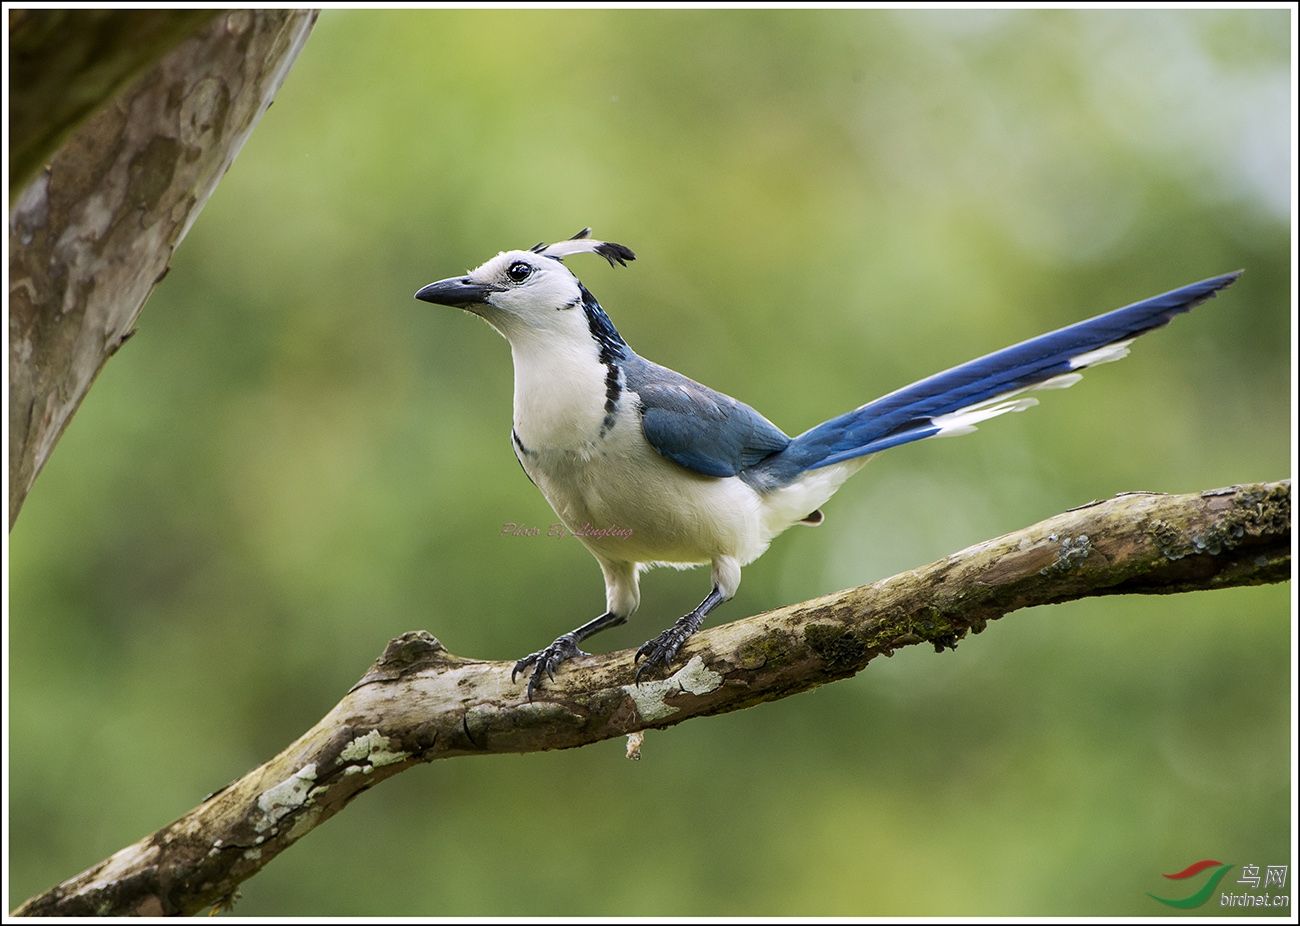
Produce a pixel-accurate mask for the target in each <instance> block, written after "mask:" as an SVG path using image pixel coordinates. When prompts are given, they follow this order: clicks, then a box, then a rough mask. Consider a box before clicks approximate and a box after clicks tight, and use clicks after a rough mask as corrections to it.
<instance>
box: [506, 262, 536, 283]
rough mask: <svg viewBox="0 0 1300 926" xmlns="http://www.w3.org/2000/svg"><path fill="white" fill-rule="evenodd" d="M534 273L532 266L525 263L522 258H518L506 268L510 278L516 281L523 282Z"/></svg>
mask: <svg viewBox="0 0 1300 926" xmlns="http://www.w3.org/2000/svg"><path fill="white" fill-rule="evenodd" d="M532 273H533V268H532V266H531V265H529V264H526V263H524V262H523V261H522V260H517V261H515V262H514V263H513V264H511V265H510V266H509V267H507V268H506V276H508V277H510V279H511V280H512V281H514V282H515V283H522V282H523V281H524V280H526V279H528V278H529V277H530V276H531V275H532Z"/></svg>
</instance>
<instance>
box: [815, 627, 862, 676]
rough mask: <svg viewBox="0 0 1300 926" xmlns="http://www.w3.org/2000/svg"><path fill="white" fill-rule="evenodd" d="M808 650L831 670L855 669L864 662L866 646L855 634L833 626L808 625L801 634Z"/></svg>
mask: <svg viewBox="0 0 1300 926" xmlns="http://www.w3.org/2000/svg"><path fill="white" fill-rule="evenodd" d="M803 638H804V641H805V642H806V643H807V644H808V646H809V648H810V649H811V650H812V651H813V652H814V653H816V654H817V655H818V656H819V657H820V658H821V660H822V662H824V663H826V667H827V668H828V669H831V670H835V669H848V668H856V667H857V666H859V665H861V664H862V663H863V662H865V661H866V656H867V646H866V644H865V643H863V642H862V641H861V640H859V639H858V636H857V634H855V633H853V631H851V630H845V629H844V628H843V627H837V626H836V625H834V624H810V625H809V626H808V628H807V629H806V630H804V634H803Z"/></svg>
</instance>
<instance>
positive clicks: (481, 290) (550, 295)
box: [415, 228, 636, 342]
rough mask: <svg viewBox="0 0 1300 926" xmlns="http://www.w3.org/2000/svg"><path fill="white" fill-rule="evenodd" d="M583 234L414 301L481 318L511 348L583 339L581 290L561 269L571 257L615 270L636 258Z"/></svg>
mask: <svg viewBox="0 0 1300 926" xmlns="http://www.w3.org/2000/svg"><path fill="white" fill-rule="evenodd" d="M590 234H591V229H589V228H584V229H583V230H582V231H580V232H578V234H576V235H574V236H573V237H572V238H570V239H569V240H567V241H558V242H556V243H555V244H552V245H542V244H538V245H536V246H534V247H533V248H531V249H529V250H527V251H502V252H501V253H500V254H498V255H497V256H496V257H493V258H492V259H491V260H489V261H487V262H486V263H484V264H482V265H481V266H479V267H477V268H475V269H474V270H471V271H470V272H469V273H467V274H465V275H464V276H460V277H451V278H450V279H446V280H439V281H438V282H437V283H430V284H429V285H428V286H425V287H424V288H422V289H421V290H420V291H419V292H417V293H416V294H415V298H416V299H420V300H422V301H424V302H432V303H435V304H437V305H447V306H453V307H455V308H459V309H465V310H467V311H470V312H473V313H474V314H476V315H481V316H482V317H483V318H484V319H486V320H487V321H488V322H489V323H490V324H491V325H492V326H493V327H494V328H496V329H497V330H498V331H500V332H501V333H502V334H503V335H505V336H506V337H507V338H509V339H510V340H511V341H512V342H513V341H514V340H515V338H516V337H517V336H520V335H524V334H525V333H526V332H550V331H558V332H564V331H567V330H568V329H569V328H573V329H574V331H575V333H578V332H580V333H583V335H584V336H585V333H586V332H587V329H588V323H587V321H586V320H585V318H584V316H583V310H582V302H583V289H582V284H581V283H579V282H578V278H577V277H576V276H574V275H573V273H572V271H570V270H569V268H568V267H566V266H564V264H563V263H562V261H563V259H564V258H565V257H568V256H570V255H573V254H581V253H584V252H588V251H590V252H592V253H595V254H599V255H600V256H601V257H603V258H605V259H606V260H607V261H609V263H610V266H613V265H614V264H616V263H617V264H622V265H624V266H626V265H627V261H629V260H636V255H635V254H633V253H632V251H631V250H629V249H628V248H625V247H624V246H623V245H621V244H613V243H612V242H608V241H596V240H594V239H592V238H589V237H588V235H590Z"/></svg>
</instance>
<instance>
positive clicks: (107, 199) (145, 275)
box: [9, 10, 316, 528]
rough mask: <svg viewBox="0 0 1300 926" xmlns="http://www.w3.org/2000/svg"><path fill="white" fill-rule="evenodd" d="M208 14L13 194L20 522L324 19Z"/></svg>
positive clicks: (14, 484)
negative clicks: (102, 377)
mask: <svg viewBox="0 0 1300 926" xmlns="http://www.w3.org/2000/svg"><path fill="white" fill-rule="evenodd" d="M15 12H18V11H15ZM50 12H54V11H50ZM64 12H68V11H64ZM80 12H81V11H75V12H68V15H77V14H78V13H80ZM99 12H104V13H106V12H110V11H99ZM113 12H118V13H120V11H113ZM204 12H205V13H206V14H208V16H209V22H208V25H207V26H205V27H203V28H202V29H201V30H200V31H199V32H197V33H196V34H194V35H193V36H192V37H191V38H189V39H186V40H184V41H182V42H181V43H180V44H179V45H177V46H176V47H175V48H174V49H173V50H172V51H170V52H169V53H168V54H167V55H165V56H164V57H163V58H162V60H160V61H159V62H158V63H157V64H156V65H155V66H154V67H152V68H150V69H149V70H148V71H147V72H146V73H145V74H144V75H142V76H141V77H139V78H138V79H137V80H136V81H135V82H133V83H132V84H130V86H128V87H127V88H126V89H125V90H123V91H122V92H121V93H120V94H119V95H118V96H116V97H114V98H113V99H112V100H111V101H110V102H109V103H107V104H106V105H104V106H103V107H102V108H100V109H99V110H98V111H96V112H95V113H94V115H92V116H91V117H90V118H89V119H87V120H86V121H85V122H84V123H82V124H81V126H80V127H79V128H78V129H77V130H76V131H75V133H74V134H73V135H72V136H71V137H70V138H68V140H67V141H66V142H65V143H64V144H63V145H62V146H61V147H60V148H59V150H58V151H57V152H56V153H55V154H54V156H53V158H52V159H51V160H50V162H49V164H48V165H46V166H45V167H44V168H42V169H41V170H40V171H39V172H38V173H37V174H36V176H35V177H34V179H32V181H31V182H30V183H29V184H28V185H27V186H26V188H25V189H24V190H23V191H22V193H21V195H19V196H18V198H17V199H16V201H15V202H14V203H13V206H12V210H13V211H12V212H11V213H10V216H9V441H10V443H9V526H10V527H11V528H12V527H13V524H14V521H15V519H16V518H17V517H18V512H19V511H20V510H21V509H22V505H23V501H24V500H25V499H26V497H27V493H28V491H29V490H30V489H31V487H32V484H33V482H34V481H35V479H36V476H37V475H38V474H39V473H40V471H41V467H42V466H44V464H45V461H46V459H47V458H48V457H49V454H50V452H51V450H52V449H53V448H54V445H55V443H56V442H57V441H58V439H59V436H60V435H61V434H62V433H63V430H64V428H66V427H67V425H68V422H69V420H70V419H71V418H72V415H73V413H74V412H75V411H76V409H77V407H78V405H80V403H81V400H82V398H83V397H84V396H85V394H86V391H87V390H88V389H89V388H90V385H91V383H92V382H93V381H94V379H95V376H96V375H97V374H98V373H99V370H100V369H101V368H102V367H103V365H104V363H105V362H106V361H107V360H108V358H109V357H110V356H112V355H113V353H114V352H115V351H116V350H117V349H118V348H119V347H120V346H121V345H122V343H123V342H124V341H125V340H126V339H127V338H128V337H130V335H131V333H132V330H133V326H134V325H135V321H136V318H137V317H138V316H139V314H140V309H141V308H142V306H143V305H144V302H145V300H146V299H147V298H148V296H149V293H150V292H151V291H152V290H153V287H154V285H155V284H156V283H157V282H158V281H159V280H161V279H162V278H163V276H164V275H165V274H166V273H167V268H168V265H169V263H170V261H171V256H172V252H173V251H174V250H175V249H176V246H177V245H178V244H179V243H180V241H181V239H182V238H184V237H185V234H186V232H188V231H189V228H190V225H191V224H192V223H193V222H194V219H195V218H196V217H197V216H198V213H199V210H200V209H202V208H203V205H204V204H205V203H206V202H207V199H208V197H209V196H210V195H211V193H212V190H213V189H214V188H215V187H216V184H217V181H218V180H220V179H221V177H222V175H224V174H225V172H226V170H227V168H229V167H230V164H231V162H232V161H233V160H234V158H235V156H236V155H237V154H238V153H239V149H240V148H241V147H242V146H243V144H244V142H245V140H247V138H248V135H249V133H250V132H251V131H252V130H253V126H255V125H256V124H257V121H258V119H259V118H261V115H262V113H264V112H265V111H266V108H267V107H268V106H269V105H270V104H271V100H272V98H273V97H274V96H275V93H276V91H277V90H278V89H279V87H280V84H281V82H282V81H283V80H284V77H285V75H286V74H287V73H288V70H289V67H290V65H291V64H292V63H293V61H294V59H295V58H296V57H297V55H298V52H299V51H300V50H301V48H302V46H303V43H304V42H305V41H306V39H307V36H308V34H309V33H310V31H311V27H312V25H313V24H314V23H315V21H316V13H315V12H313V11H309V10H261V11H251V10H236V11H233V12H229V13H224V14H221V15H217V16H215V18H213V17H212V11H210V10H209V11H204ZM11 22H12V20H11ZM34 44H39V43H34ZM55 44H56V45H57V42H56V43H55ZM15 115H16V116H17V114H15ZM53 121H59V120H53ZM35 134H39V133H35Z"/></svg>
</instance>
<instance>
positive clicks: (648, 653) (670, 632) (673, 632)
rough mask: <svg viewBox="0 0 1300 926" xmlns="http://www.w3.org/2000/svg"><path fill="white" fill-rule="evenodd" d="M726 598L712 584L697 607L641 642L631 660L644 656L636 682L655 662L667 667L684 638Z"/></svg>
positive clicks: (637, 660)
mask: <svg viewBox="0 0 1300 926" xmlns="http://www.w3.org/2000/svg"><path fill="white" fill-rule="evenodd" d="M726 600H727V599H726V598H725V597H724V596H723V594H722V589H720V588H718V586H716V585H715V586H713V591H711V592H709V594H708V596H707V597H706V598H705V599H704V600H703V601H701V602H700V604H699V607H697V608H696V609H695V610H694V611H692V612H691V613H690V614H687V615H686V616H685V617H680V618H678V619H677V623H675V624H673V625H672V626H671V627H669V628H668V629H667V630H665V631H664V632H663V633H661V634H659V636H657V637H655V638H654V639H653V640H647V641H646V642H645V643H643V644H641V648H640V649H639V650H637V651H636V658H635V659H633V660H632V661H633V662H640V661H641V658H642V657H643V656H644V657H645V664H644V665H642V666H639V667H638V668H637V670H636V680H637V682H638V683H639V682H640V681H641V673H642V672H644V671H645V670H646V669H648V668H650V667H651V666H653V665H655V664H656V663H658V664H660V665H662V666H663V667H664V668H668V664H669V663H670V662H672V661H673V657H674V656H676V655H677V651H678V650H679V649H681V646H682V644H683V643H685V642H686V638H687V637H689V636H690V635H691V634H693V633H695V631H697V630H699V629H700V625H701V624H703V623H704V618H705V617H706V616H707V615H708V613H709V612H710V611H712V610H713V609H714V608H716V607H717V606H718V605H720V604H722V603H723V602H724V601H726Z"/></svg>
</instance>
